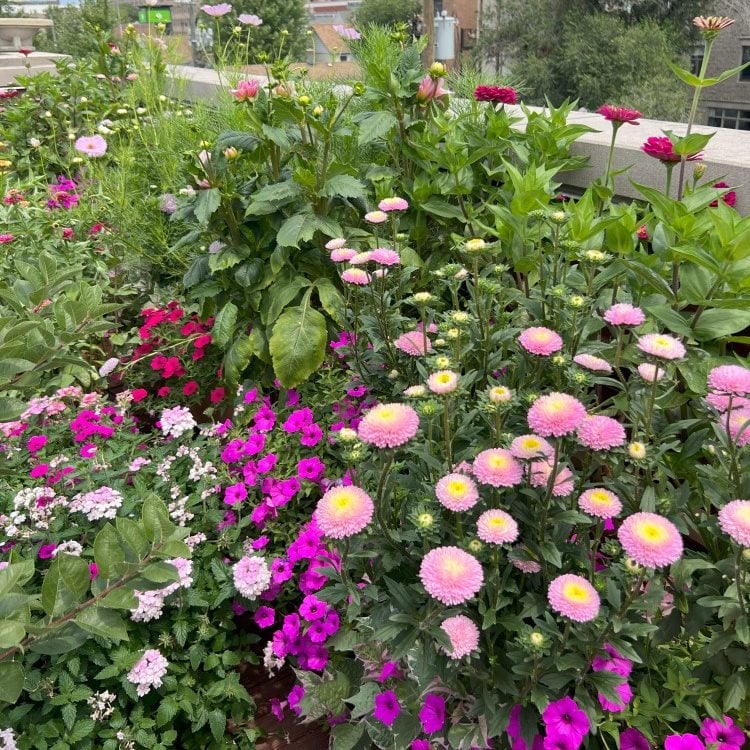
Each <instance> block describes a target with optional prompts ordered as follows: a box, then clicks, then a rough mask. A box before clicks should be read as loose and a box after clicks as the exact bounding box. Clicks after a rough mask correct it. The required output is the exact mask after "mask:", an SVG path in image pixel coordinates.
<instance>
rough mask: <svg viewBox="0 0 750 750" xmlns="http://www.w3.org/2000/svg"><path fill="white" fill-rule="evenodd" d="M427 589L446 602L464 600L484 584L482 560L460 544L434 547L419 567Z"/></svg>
mask: <svg viewBox="0 0 750 750" xmlns="http://www.w3.org/2000/svg"><path fill="white" fill-rule="evenodd" d="M419 578H420V580H421V581H422V585H423V586H424V587H425V589H426V591H427V593H428V594H429V595H430V596H431V597H432V598H433V599H437V600H438V601H439V602H442V603H443V604H449V605H454V604H462V603H463V602H465V601H468V600H469V599H471V598H472V597H473V596H474V595H475V594H476V593H477V592H478V591H479V589H480V588H481V587H482V583H483V581H484V573H483V571H482V566H481V565H480V564H479V561H478V560H477V559H476V558H475V557H473V556H472V555H470V554H469V553H468V552H464V550H462V549H459V548H458V547H438V548H436V549H433V550H430V551H429V552H428V553H427V554H426V555H425V556H424V558H422V564H421V565H420V567H419Z"/></svg>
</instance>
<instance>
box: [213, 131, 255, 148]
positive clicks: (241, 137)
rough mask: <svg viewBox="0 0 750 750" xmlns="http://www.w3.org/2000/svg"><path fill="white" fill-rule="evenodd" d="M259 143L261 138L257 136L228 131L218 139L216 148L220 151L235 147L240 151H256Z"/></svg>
mask: <svg viewBox="0 0 750 750" xmlns="http://www.w3.org/2000/svg"><path fill="white" fill-rule="evenodd" d="M259 143H260V138H258V136H257V135H253V134H252V133H247V132H245V131H243V130H227V131H225V132H223V133H221V135H219V137H218V138H217V139H216V148H217V150H218V151H224V149H227V148H229V147H230V146H234V147H235V148H237V149H239V150H240V151H254V150H255V149H256V148H257V146H258V144H259Z"/></svg>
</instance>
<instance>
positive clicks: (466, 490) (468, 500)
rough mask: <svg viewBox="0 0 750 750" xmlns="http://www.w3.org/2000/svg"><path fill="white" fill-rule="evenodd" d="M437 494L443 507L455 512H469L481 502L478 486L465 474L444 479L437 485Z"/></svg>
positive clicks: (451, 475)
mask: <svg viewBox="0 0 750 750" xmlns="http://www.w3.org/2000/svg"><path fill="white" fill-rule="evenodd" d="M435 494H436V495H437V499H438V500H439V501H440V504H441V505H442V506H444V507H445V508H448V510H455V511H462V510H469V508H473V507H474V506H475V505H476V504H477V501H478V500H479V491H478V490H477V486H476V484H474V482H473V481H472V480H471V479H470V478H469V477H467V476H465V475H464V474H448V475H447V476H444V477H442V478H441V479H440V480H438V483H437V484H436V485H435Z"/></svg>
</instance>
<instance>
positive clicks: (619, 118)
mask: <svg viewBox="0 0 750 750" xmlns="http://www.w3.org/2000/svg"><path fill="white" fill-rule="evenodd" d="M596 112H597V114H600V115H602V116H603V117H604V119H605V120H609V121H610V122H614V123H616V124H618V125H622V123H624V122H627V123H629V124H630V125H640V124H641V123H640V122H636V120H638V118H639V117H643V115H642V114H641V113H640V112H639V111H638V110H637V109H628V108H627V107H616V106H615V105H614V104H603V105H602V106H601V107H599V109H597V110H596Z"/></svg>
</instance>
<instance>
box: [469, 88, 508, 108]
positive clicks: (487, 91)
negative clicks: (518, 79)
mask: <svg viewBox="0 0 750 750" xmlns="http://www.w3.org/2000/svg"><path fill="white" fill-rule="evenodd" d="M474 98H475V99H476V100H477V101H478V102H494V103H495V104H515V103H516V102H517V101H518V92H517V91H516V90H515V89H514V88H511V87H510V86H477V87H476V88H475V89H474Z"/></svg>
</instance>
